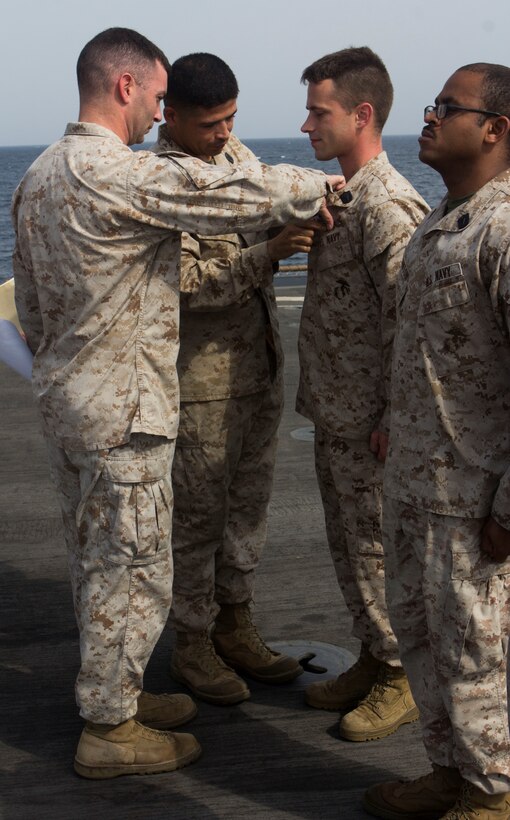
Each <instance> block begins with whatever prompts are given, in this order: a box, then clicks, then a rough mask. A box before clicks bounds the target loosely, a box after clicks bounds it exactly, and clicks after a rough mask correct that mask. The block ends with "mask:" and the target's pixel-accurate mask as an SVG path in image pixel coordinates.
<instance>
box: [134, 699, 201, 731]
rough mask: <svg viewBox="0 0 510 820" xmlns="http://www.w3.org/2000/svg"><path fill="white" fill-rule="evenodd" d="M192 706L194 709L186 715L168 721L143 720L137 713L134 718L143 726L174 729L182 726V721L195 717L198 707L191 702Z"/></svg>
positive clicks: (187, 721)
mask: <svg viewBox="0 0 510 820" xmlns="http://www.w3.org/2000/svg"><path fill="white" fill-rule="evenodd" d="M193 706H194V709H193V710H192V711H190V712H188V714H186V715H181V717H180V718H176V719H175V720H173V721H168V720H144V719H143V718H142V717H140V716H139V715H138V714H137V715H135V720H137V721H138V723H142V724H143V726H147V727H148V728H149V729H159V730H163V731H164V730H165V729H176V728H177V726H182V725H183V724H184V723H189V722H190V721H191V720H193V718H195V717H196V716H197V714H198V708H197V706H196V704H193Z"/></svg>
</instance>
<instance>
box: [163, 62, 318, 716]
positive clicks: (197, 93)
mask: <svg viewBox="0 0 510 820" xmlns="http://www.w3.org/2000/svg"><path fill="white" fill-rule="evenodd" d="M238 93H239V89H238V85H237V81H236V78H235V76H234V74H233V72H232V70H231V69H230V68H229V66H228V65H226V63H224V62H223V60H221V59H220V58H219V57H216V56H215V55H213V54H207V53H198V54H188V55H186V56H185V57H181V58H180V59H179V60H176V61H175V62H174V63H173V65H172V71H171V74H170V80H169V85H168V92H167V96H166V98H165V109H164V116H165V119H166V124H165V125H162V126H160V129H159V139H158V143H157V145H156V146H155V150H156V151H158V153H165V152H167V151H182V152H185V153H186V154H190V155H191V156H195V157H199V158H200V159H202V160H204V161H206V162H210V163H213V164H214V165H217V166H218V167H220V168H221V167H223V168H227V169H228V168H233V167H236V166H237V165H238V164H239V163H240V162H252V163H253V162H255V161H256V157H255V156H254V154H253V153H252V152H251V151H250V150H249V149H248V148H246V147H245V146H244V145H243V144H242V143H241V142H239V140H238V139H237V138H236V137H235V136H232V135H231V130H232V127H233V124H234V116H235V114H236V111H237V95H238ZM312 236H313V231H312V230H306V229H305V228H298V227H297V226H288V227H287V228H285V229H283V231H282V232H281V233H280V234H279V235H277V236H275V237H274V238H272V239H269V240H268V236H267V232H263V233H258V234H257V233H252V234H246V233H244V234H232V233H229V234H226V235H222V236H214V237H206V236H200V235H198V234H196V233H194V234H189V233H185V234H183V237H182V253H181V285H180V287H181V319H180V350H179V357H178V360H177V371H178V375H179V386H180V399H181V414H180V424H179V433H178V437H177V443H176V453H175V458H174V464H173V471H172V486H173V491H174V519H173V533H172V552H173V558H174V583H173V600H172V621H173V625H174V627H175V630H176V647H175V650H174V652H173V655H172V664H171V671H172V675H173V677H174V678H176V680H178V681H180V682H181V683H184V684H186V685H187V686H188V687H189V688H190V690H191V691H192V692H193V693H194V694H195V695H196V696H197V697H200V698H202V699H203V700H206V701H209V702H210V703H217V704H230V703H237V702H239V701H242V700H245V699H246V698H248V697H249V695H250V691H249V689H248V686H247V685H246V683H245V682H244V680H243V679H242V678H241V677H239V675H237V674H236V672H235V671H234V669H233V668H232V667H235V669H237V670H239V671H241V672H244V673H247V674H248V675H250V676H252V677H254V678H256V679H257V680H262V681H264V682H266V683H282V682H285V681H290V680H292V679H293V678H295V677H297V675H299V674H301V672H302V667H301V666H300V665H299V663H298V662H297V661H296V660H295V659H294V658H291V657H288V656H285V655H283V654H280V653H277V652H273V651H271V649H270V648H269V647H268V646H267V645H266V644H265V643H264V642H263V641H262V639H261V638H260V636H259V634H258V632H257V630H256V628H255V625H254V624H253V622H252V619H251V612H250V604H251V602H252V598H253V586H254V581H255V571H256V568H257V566H258V563H259V560H260V556H261V553H262V549H263V547H264V543H265V538H266V530H267V506H268V503H269V497H270V492H271V485H272V479H273V471H274V462H275V454H276V443H277V431H278V425H279V422H280V418H281V412H282V406H283V383H282V368H283V353H282V348H281V343H280V337H279V331H278V320H277V315H276V302H275V296H274V289H273V284H272V280H273V274H274V270H275V263H276V262H277V260H278V259H280V258H285V257H287V256H290V255H291V254H292V253H295V252H296V251H308V250H309V249H310V247H311V242H312ZM247 271H249V272H250V274H251V275H247V273H246V272H247ZM226 272H228V273H229V275H230V281H229V282H228V283H227V284H226V285H225V286H223V287H220V286H218V277H222V278H223V279H224V278H225V273H226ZM254 276H256V277H257V278H258V280H259V282H260V285H259V287H256V286H254V284H252V283H253V278H254ZM243 284H244V287H242V285H243ZM241 287H242V290H241ZM213 625H214V631H213V634H212V637H211V628H212V627H213Z"/></svg>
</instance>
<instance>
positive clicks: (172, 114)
mask: <svg viewBox="0 0 510 820" xmlns="http://www.w3.org/2000/svg"><path fill="white" fill-rule="evenodd" d="M176 116H177V112H176V110H175V108H172V106H171V105H165V107H164V108H163V117H164V118H165V122H167V123H169V125H175V119H176Z"/></svg>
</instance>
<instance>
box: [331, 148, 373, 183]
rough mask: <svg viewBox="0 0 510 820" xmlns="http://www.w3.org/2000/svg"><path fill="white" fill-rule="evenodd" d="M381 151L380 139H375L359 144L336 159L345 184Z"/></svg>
mask: <svg viewBox="0 0 510 820" xmlns="http://www.w3.org/2000/svg"><path fill="white" fill-rule="evenodd" d="M382 150H383V146H382V139H377V140H375V141H370V142H367V143H361V142H359V143H357V145H356V146H355V148H354V149H353V150H352V151H351V152H350V153H349V154H346V155H345V156H340V157H337V159H338V162H339V164H340V167H341V169H342V174H343V175H344V177H345V179H346V180H347V182H349V180H350V179H351V178H352V177H353V176H354V174H356V173H357V172H358V171H359V169H360V168H363V166H364V165H366V164H367V162H370V160H371V159H374V157H377V156H378V155H379V154H380V153H381V151H382Z"/></svg>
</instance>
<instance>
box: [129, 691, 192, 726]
mask: <svg viewBox="0 0 510 820" xmlns="http://www.w3.org/2000/svg"><path fill="white" fill-rule="evenodd" d="M197 712H198V709H197V707H196V704H195V703H193V701H192V700H191V698H190V697H188V695H151V694H150V693H149V692H140V696H139V698H138V702H137V711H136V715H135V720H137V721H138V723H143V725H144V726H149V727H150V728H151V729H175V727H176V726H182V724H183V723H187V722H188V721H190V720H192V719H193V718H194V717H195V715H196V713H197Z"/></svg>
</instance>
